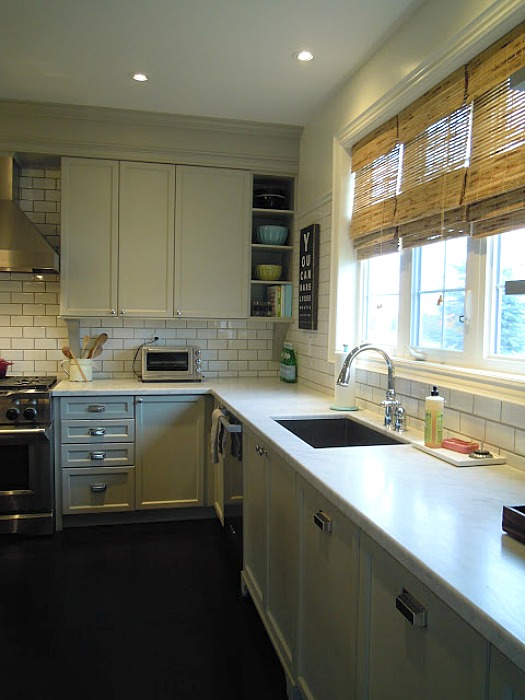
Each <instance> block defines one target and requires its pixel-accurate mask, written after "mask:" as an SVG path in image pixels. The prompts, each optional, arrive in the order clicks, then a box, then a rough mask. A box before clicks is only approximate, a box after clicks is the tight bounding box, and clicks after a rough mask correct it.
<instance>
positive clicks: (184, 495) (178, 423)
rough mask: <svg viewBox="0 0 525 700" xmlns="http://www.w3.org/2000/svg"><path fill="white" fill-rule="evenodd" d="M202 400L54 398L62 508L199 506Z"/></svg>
mask: <svg viewBox="0 0 525 700" xmlns="http://www.w3.org/2000/svg"><path fill="white" fill-rule="evenodd" d="M205 406H206V399H205V397H203V396H196V395H189V396H180V395H179V396H144V397H142V396H139V397H135V396H97V395H93V396H79V397H76V396H72V397H64V398H61V399H60V400H59V417H60V445H59V446H58V448H57V463H58V465H59V478H58V479H57V494H58V500H59V502H61V504H62V509H61V511H62V514H63V515H65V516H68V515H74V514H83V515H85V514H89V513H93V514H95V513H101V512H118V511H132V510H146V509H148V510H150V509H160V508H181V507H186V506H200V505H203V503H204V489H203V480H204V463H205ZM59 523H60V519H59ZM59 526H60V525H59Z"/></svg>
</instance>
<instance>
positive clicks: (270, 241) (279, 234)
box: [257, 226, 288, 245]
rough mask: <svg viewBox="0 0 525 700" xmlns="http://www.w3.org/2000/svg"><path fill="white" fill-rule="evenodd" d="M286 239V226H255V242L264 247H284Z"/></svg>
mask: <svg viewBox="0 0 525 700" xmlns="http://www.w3.org/2000/svg"><path fill="white" fill-rule="evenodd" d="M287 238H288V229H287V228H286V226H257V241H258V242H259V243H264V244H265V245H284V244H285V242H286V239H287Z"/></svg>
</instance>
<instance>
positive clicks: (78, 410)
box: [60, 396, 135, 422]
mask: <svg viewBox="0 0 525 700" xmlns="http://www.w3.org/2000/svg"><path fill="white" fill-rule="evenodd" d="M134 414H135V406H134V398H133V396H69V397H68V398H65V399H61V400H60V417H61V418H62V419H67V418H71V419H74V418H80V419H84V420H86V419H88V418H89V419H92V420H96V421H97V422H98V421H99V420H106V419H115V418H117V419H118V418H133V417H134Z"/></svg>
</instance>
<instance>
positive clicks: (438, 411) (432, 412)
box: [425, 386, 445, 447]
mask: <svg viewBox="0 0 525 700" xmlns="http://www.w3.org/2000/svg"><path fill="white" fill-rule="evenodd" d="M444 405H445V399H444V398H443V397H442V396H440V395H439V391H438V388H437V386H433V387H432V391H431V392H430V396H427V397H426V399H425V446H426V447H442V446H443V408H444Z"/></svg>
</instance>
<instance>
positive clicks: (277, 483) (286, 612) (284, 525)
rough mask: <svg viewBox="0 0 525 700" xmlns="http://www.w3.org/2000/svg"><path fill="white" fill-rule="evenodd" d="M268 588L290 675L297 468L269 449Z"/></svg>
mask: <svg viewBox="0 0 525 700" xmlns="http://www.w3.org/2000/svg"><path fill="white" fill-rule="evenodd" d="M268 456H269V462H270V464H269V473H268V477H269V481H268V591H267V598H266V616H267V618H268V627H269V631H270V636H271V637H272V641H273V643H274V646H275V648H276V650H277V653H278V655H279V657H280V658H281V662H282V663H283V665H284V667H285V669H286V670H287V671H288V673H289V675H291V674H292V672H293V665H294V661H295V634H296V621H297V548H298V541H297V512H296V500H295V471H294V469H292V467H290V466H288V465H287V464H286V462H284V461H283V460H282V459H281V458H280V457H278V456H277V455H276V454H275V453H274V452H271V451H268Z"/></svg>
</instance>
